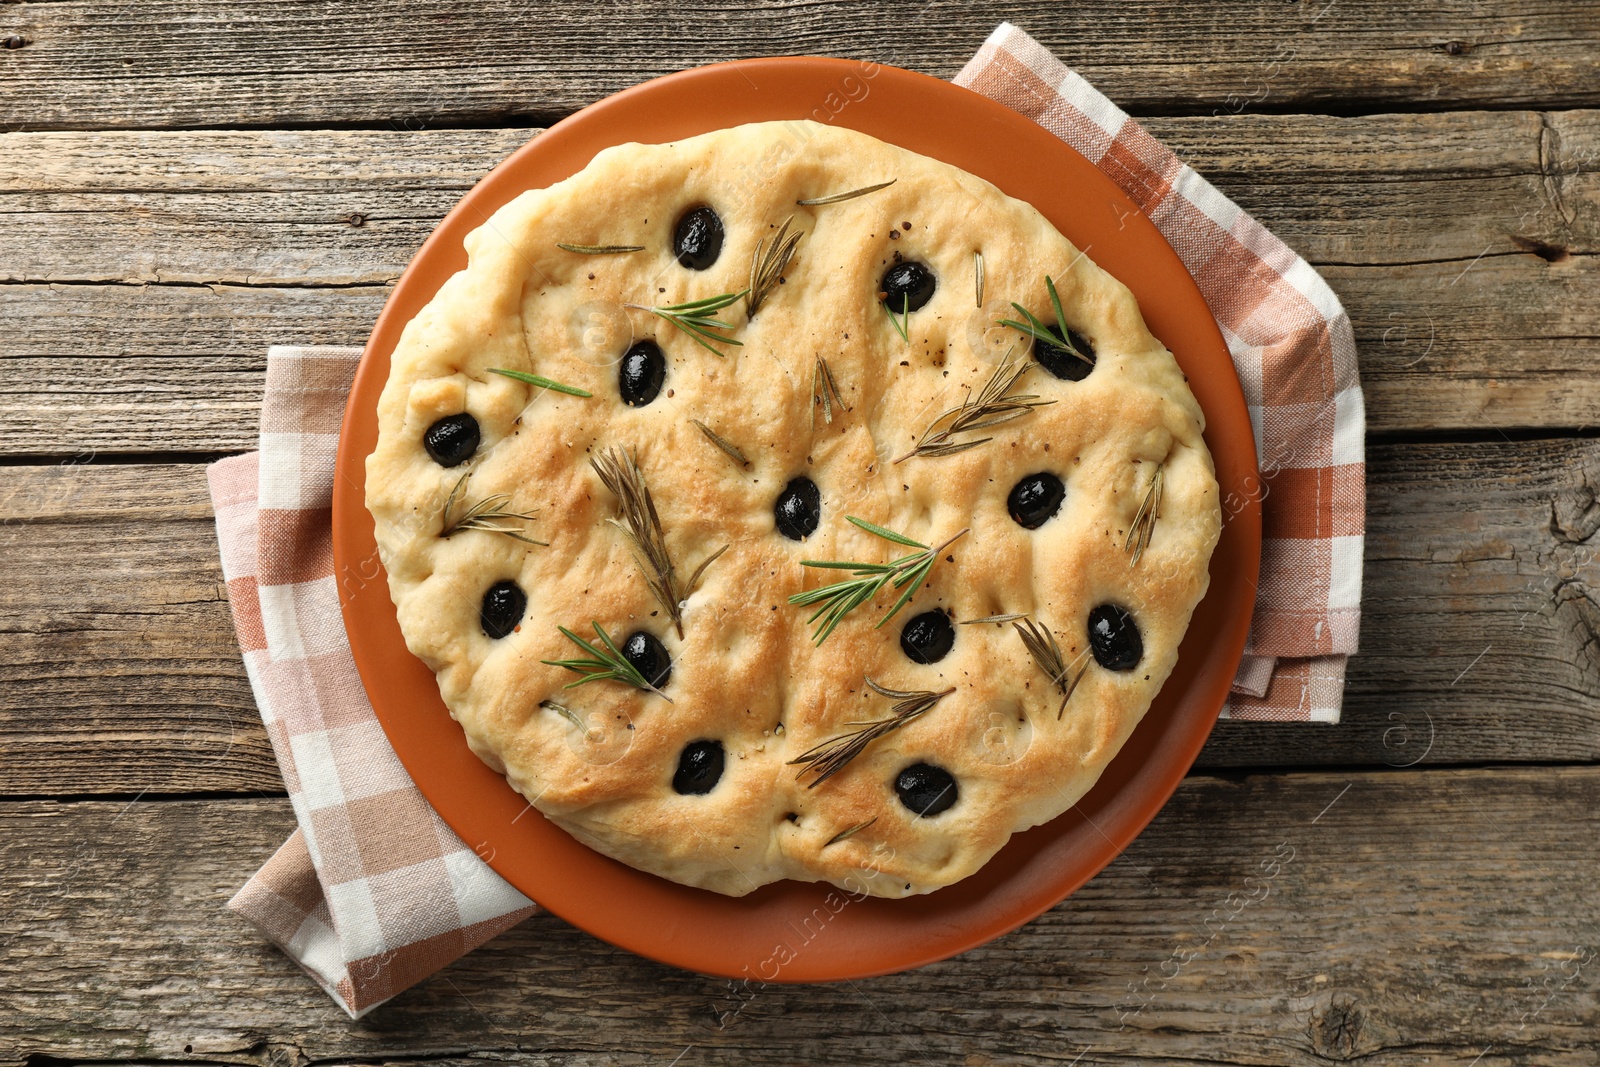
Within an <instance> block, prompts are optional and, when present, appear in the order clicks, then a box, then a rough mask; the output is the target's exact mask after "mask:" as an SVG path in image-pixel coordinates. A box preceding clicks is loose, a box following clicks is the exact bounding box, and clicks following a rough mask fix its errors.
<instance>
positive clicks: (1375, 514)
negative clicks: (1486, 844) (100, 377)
mask: <svg viewBox="0 0 1600 1067" xmlns="http://www.w3.org/2000/svg"><path fill="white" fill-rule="evenodd" d="M1369 482H1370V493H1371V505H1370V516H1369V528H1368V538H1367V562H1366V589H1365V598H1364V604H1363V626H1362V644H1363V648H1364V649H1365V651H1364V652H1363V653H1362V654H1361V655H1360V656H1358V657H1356V658H1355V660H1353V661H1352V664H1351V669H1350V677H1349V690H1348V693H1347V697H1346V700H1345V711H1344V723H1343V724H1342V725H1341V726H1339V727H1337V728H1328V727H1321V726H1310V725H1305V724H1264V723H1223V724H1221V725H1219V727H1218V729H1217V731H1216V733H1215V734H1214V735H1213V737H1212V740H1211V742H1210V743H1209V744H1208V746H1207V747H1206V749H1205V751H1204V752H1203V753H1202V755H1201V758H1200V766H1202V767H1208V768H1224V767H1247V766H1262V765H1265V766H1296V765H1307V766H1314V765H1366V766H1378V767H1382V766H1391V767H1403V766H1408V765H1413V764H1439V763H1444V764H1455V763H1476V762H1501V761H1506V762H1509V761H1523V760H1532V761H1553V762H1561V761H1580V760H1585V761H1592V760H1600V656H1597V655H1596V651H1595V650H1596V647H1597V645H1596V641H1597V635H1600V607H1597V602H1600V592H1597V591H1600V560H1597V559H1596V551H1597V545H1600V539H1597V538H1596V537H1595V532H1596V530H1597V529H1600V505H1597V503H1596V500H1595V490H1594V487H1595V486H1597V485H1600V441H1593V440H1536V441H1520V442H1516V443H1507V442H1503V441H1495V442H1493V443H1486V444H1461V445H1450V444H1401V445H1383V446H1379V447H1376V448H1374V449H1373V451H1372V455H1371V466H1370V470H1369ZM4 484H5V485H6V487H7V489H6V490H5V491H0V588H4V589H5V590H6V591H7V592H6V602H7V607H8V611H7V612H6V616H5V619H4V621H3V622H0V794H11V795H41V794H49V793H51V792H52V791H57V790H59V789H60V788H61V783H62V782H63V781H70V782H71V791H72V792H75V793H120V794H125V795H133V794H135V793H138V792H140V791H141V790H149V791H151V792H153V793H160V794H168V793H183V792H192V791H205V792H209V791H218V790H264V791H272V792H275V791H278V790H281V788H282V786H281V782H280V779H279V776H278V771H277V767H276V765H275V764H274V763H273V761H272V756H271V752H270V749H269V748H268V746H267V743H266V740H265V736H264V734H263V732H262V730H261V727H260V724H259V722H258V720H257V717H256V713H255V710H254V704H253V701H252V699H251V696H250V691H249V688H248V686H247V684H246V682H245V679H244V673H243V668H242V666H241V665H240V662H239V653H238V649H237V647H236V646H235V645H234V640H233V632H232V628H231V624H230V622H229V617H228V612H227V605H226V603H225V602H224V597H225V589H224V588H223V587H222V584H221V572H220V570H219V567H218V564H217V562H216V537H215V532H214V528H213V526H212V522H211V514H210V508H209V505H208V502H207V498H206V492H205V478H204V469H203V468H202V467H200V466H198V465H180V464H170V465H167V464H163V465H151V466H119V465H112V466H102V465H73V464H67V465H61V466H50V467H13V468H8V469H6V470H5V472H4ZM64 708H71V709H72V711H71V714H70V715H63V709H64Z"/></svg>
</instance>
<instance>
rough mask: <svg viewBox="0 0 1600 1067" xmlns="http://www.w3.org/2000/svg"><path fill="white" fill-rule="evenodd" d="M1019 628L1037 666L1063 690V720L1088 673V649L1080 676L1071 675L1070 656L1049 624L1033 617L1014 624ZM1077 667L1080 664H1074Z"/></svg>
mask: <svg viewBox="0 0 1600 1067" xmlns="http://www.w3.org/2000/svg"><path fill="white" fill-rule="evenodd" d="M1011 625H1012V627H1013V628H1014V629H1015V630H1016V631H1017V636H1018V637H1020V638H1022V644H1023V647H1025V648H1026V649H1027V650H1028V654H1029V655H1030V656H1032V657H1033V663H1034V666H1036V667H1038V668H1039V670H1040V671H1042V672H1043V673H1044V676H1045V677H1046V678H1048V679H1050V684H1051V685H1053V686H1055V687H1056V689H1057V690H1058V691H1059V692H1060V693H1061V707H1059V708H1057V709H1056V718H1057V719H1060V718H1061V716H1062V714H1063V713H1064V712H1065V711H1066V710H1067V701H1069V700H1071V699H1072V694H1073V692H1074V691H1075V690H1076V689H1077V688H1078V683H1079V682H1081V681H1083V675H1084V672H1086V671H1087V670H1088V669H1089V664H1088V662H1087V657H1088V650H1087V649H1085V650H1084V653H1083V655H1082V656H1080V657H1078V658H1079V661H1080V662H1082V663H1083V665H1082V666H1081V667H1079V669H1078V673H1077V674H1076V675H1072V676H1071V677H1069V675H1071V668H1070V667H1068V665H1067V661H1066V657H1065V656H1064V655H1062V652H1061V646H1060V645H1058V644H1056V639H1055V635H1054V634H1052V633H1051V632H1050V628H1049V627H1048V626H1039V625H1038V624H1036V623H1035V622H1034V621H1033V620H1032V619H1027V620H1025V621H1023V622H1014V623H1012V624H1011ZM1074 665H1075V666H1076V664H1074Z"/></svg>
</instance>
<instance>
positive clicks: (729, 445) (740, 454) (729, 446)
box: [689, 419, 750, 467]
mask: <svg viewBox="0 0 1600 1067" xmlns="http://www.w3.org/2000/svg"><path fill="white" fill-rule="evenodd" d="M689 421H690V422H691V423H693V424H694V426H695V428H696V429H697V430H699V431H700V432H701V433H703V434H705V435H706V440H708V441H710V442H711V443H712V444H714V445H716V446H717V447H718V448H720V449H722V451H724V452H726V453H727V455H728V458H729V459H731V460H733V461H734V462H735V463H737V464H738V465H739V466H741V467H748V466H750V461H749V460H748V459H746V458H745V454H744V450H743V449H741V448H740V447H739V446H738V445H736V444H734V443H733V442H732V441H730V440H728V439H727V438H726V437H724V436H722V435H721V434H720V433H718V432H717V431H715V430H713V429H712V428H711V427H709V426H707V425H706V424H705V423H703V422H701V421H700V420H699V419H690V420H689Z"/></svg>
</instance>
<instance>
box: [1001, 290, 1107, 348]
mask: <svg viewBox="0 0 1600 1067" xmlns="http://www.w3.org/2000/svg"><path fill="white" fill-rule="evenodd" d="M1044 287H1045V288H1046V289H1048V290H1049V291H1050V306H1051V308H1052V309H1053V310H1054V311H1055V313H1056V325H1057V327H1058V328H1059V329H1060V331H1061V332H1060V333H1059V334H1058V333H1056V332H1055V330H1052V329H1051V328H1050V327H1049V326H1046V325H1045V324H1044V322H1043V321H1042V320H1040V318H1039V317H1038V316H1037V315H1035V314H1034V313H1033V312H1031V311H1029V310H1028V309H1027V308H1025V307H1023V306H1022V305H1021V304H1019V303H1017V302H1016V301H1015V300H1013V301H1012V302H1011V306H1012V307H1014V308H1016V309H1017V313H1018V314H1020V315H1021V316H1022V317H1023V318H1024V319H1026V320H1028V321H1027V322H1018V321H1017V320H1016V319H996V320H995V321H996V322H997V323H999V324H1000V325H1001V326H1009V327H1011V328H1012V329H1013V330H1020V331H1021V332H1022V333H1024V334H1026V335H1027V336H1029V337H1031V338H1033V339H1034V340H1035V341H1038V342H1039V343H1041V344H1046V345H1050V346H1051V347H1052V348H1059V349H1061V350H1062V351H1063V352H1067V353H1069V354H1071V355H1074V356H1076V357H1078V358H1079V359H1081V360H1083V361H1084V362H1085V363H1087V364H1089V366H1091V367H1092V366H1094V360H1092V359H1090V358H1089V357H1088V356H1086V355H1084V354H1083V353H1082V352H1079V351H1078V346H1077V345H1075V344H1073V343H1072V331H1071V330H1069V329H1067V316H1066V314H1065V313H1063V312H1062V310H1061V297H1060V296H1058V295H1056V283H1055V282H1054V281H1052V280H1051V279H1050V276H1049V275H1048V274H1046V275H1045V276H1044Z"/></svg>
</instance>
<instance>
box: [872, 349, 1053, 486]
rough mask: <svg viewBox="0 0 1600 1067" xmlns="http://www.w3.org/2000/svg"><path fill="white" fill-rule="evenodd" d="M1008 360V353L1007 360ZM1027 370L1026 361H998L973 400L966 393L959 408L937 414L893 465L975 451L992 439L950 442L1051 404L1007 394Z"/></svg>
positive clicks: (1025, 394) (1051, 401)
mask: <svg viewBox="0 0 1600 1067" xmlns="http://www.w3.org/2000/svg"><path fill="white" fill-rule="evenodd" d="M1009 356H1010V353H1009V352H1008V353H1007V357H1009ZM1030 368H1031V364H1030V363H1029V362H1028V360H1026V359H1009V358H1007V359H1005V360H1002V361H1001V363H1000V365H999V366H997V367H995V369H994V373H993V374H991V375H990V376H989V380H988V381H987V382H986V383H984V386H983V388H982V389H980V390H979V391H978V395H977V396H976V397H974V396H972V395H971V394H970V393H969V394H968V395H967V399H966V400H964V401H962V402H961V404H960V405H959V406H957V407H953V408H950V409H949V410H947V411H943V412H940V413H939V415H938V417H937V418H935V419H934V420H933V421H932V422H931V423H929V424H928V428H927V429H926V430H924V431H923V432H922V436H921V437H920V438H919V439H918V440H917V443H916V446H915V447H913V448H912V449H911V451H909V452H907V453H906V454H905V455H903V456H901V457H900V458H899V459H897V460H895V462H896V463H903V462H905V461H906V460H908V459H910V458H912V457H913V456H927V457H930V458H935V457H939V456H953V455H956V454H957V453H959V452H965V451H966V450H967V449H969V448H976V447H978V446H979V445H981V444H984V443H985V442H988V441H992V440H994V439H993V438H992V437H984V438H980V439H978V440H966V441H957V440H954V437H955V435H956V434H958V433H964V432H968V431H972V430H985V429H988V428H989V427H991V426H999V425H1000V424H1001V423H1006V422H1010V421H1012V420H1013V419H1020V418H1022V416H1024V415H1026V414H1027V413H1028V412H1029V411H1031V410H1032V409H1034V408H1037V407H1043V406H1045V405H1046V404H1054V403H1055V401H1054V400H1040V399H1039V398H1038V397H1037V396H1035V395H1033V394H1032V393H1012V392H1011V387H1012V386H1013V385H1015V384H1016V383H1017V382H1018V381H1020V380H1021V379H1022V376H1023V375H1025V374H1027V373H1028V371H1029V369H1030ZM947 419H948V420H950V421H949V424H948V425H945V426H943V427H941V426H940V424H941V423H944V422H945V420H947Z"/></svg>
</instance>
